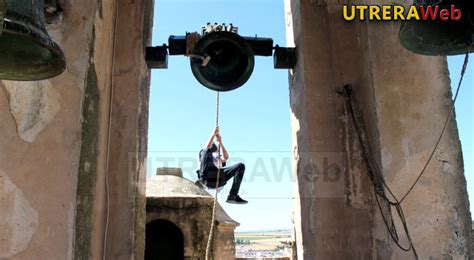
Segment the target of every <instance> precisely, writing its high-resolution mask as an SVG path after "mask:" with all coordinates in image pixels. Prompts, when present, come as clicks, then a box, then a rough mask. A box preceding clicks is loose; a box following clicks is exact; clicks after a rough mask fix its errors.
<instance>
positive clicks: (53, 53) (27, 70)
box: [0, 0, 66, 81]
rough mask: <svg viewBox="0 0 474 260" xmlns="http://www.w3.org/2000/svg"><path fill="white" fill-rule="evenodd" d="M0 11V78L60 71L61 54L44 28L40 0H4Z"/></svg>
mask: <svg viewBox="0 0 474 260" xmlns="http://www.w3.org/2000/svg"><path fill="white" fill-rule="evenodd" d="M0 2H1V1H0ZM1 8H2V7H0V9H1ZM2 11H3V12H2ZM5 11H6V12H5ZM0 13H3V14H4V17H3V18H4V21H3V27H0V30H1V31H0V79H5V80H18V81H23V80H25V81H26V80H42V79H47V78H51V77H54V76H56V75H59V74H61V73H62V72H63V71H64V69H65V66H66V62H65V60H64V54H63V52H62V50H61V48H60V47H59V46H58V45H57V44H56V43H54V42H53V40H52V39H51V38H50V37H49V35H48V33H47V32H46V29H45V20H44V2H43V0H35V1H31V0H6V10H0ZM1 16H2V14H0V20H1V18H2V17H1ZM0 23H1V21H0Z"/></svg>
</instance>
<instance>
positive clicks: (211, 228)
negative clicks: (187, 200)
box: [205, 91, 221, 260]
mask: <svg viewBox="0 0 474 260" xmlns="http://www.w3.org/2000/svg"><path fill="white" fill-rule="evenodd" d="M219 103H220V101H219V91H217V97H216V128H217V127H219ZM217 154H218V155H217V156H218V157H217V158H218V159H217V160H218V166H219V167H217V179H216V190H215V193H214V202H213V205H212V217H211V227H210V228H209V237H208V239H207V246H206V258H205V259H206V260H209V259H211V258H209V256H210V251H211V242H212V236H213V234H214V227H215V222H216V209H217V193H218V191H219V190H218V188H219V177H220V175H221V168H220V163H221V145H220V144H219V146H218V147H217Z"/></svg>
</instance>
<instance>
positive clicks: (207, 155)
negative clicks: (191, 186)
mask: <svg viewBox="0 0 474 260" xmlns="http://www.w3.org/2000/svg"><path fill="white" fill-rule="evenodd" d="M200 159H201V167H200V172H201V173H204V174H200V176H199V178H200V179H201V180H206V183H207V184H206V186H207V187H209V188H216V182H217V172H218V169H217V167H216V166H215V165H214V163H213V161H212V152H210V151H209V149H204V150H203V151H202V153H201V158H200ZM219 173H220V174H219V187H222V186H224V185H225V184H226V183H227V181H229V180H230V179H232V178H234V182H233V183H232V188H231V189H230V193H229V195H237V194H238V193H239V189H240V184H241V183H242V180H243V178H244V173H245V165H244V164H243V163H238V164H235V165H232V166H228V167H223V168H221V169H220V171H219Z"/></svg>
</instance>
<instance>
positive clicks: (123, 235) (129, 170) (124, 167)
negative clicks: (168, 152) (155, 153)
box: [106, 0, 154, 259]
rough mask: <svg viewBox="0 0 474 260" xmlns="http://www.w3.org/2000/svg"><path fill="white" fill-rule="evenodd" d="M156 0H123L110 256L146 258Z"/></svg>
mask: <svg viewBox="0 0 474 260" xmlns="http://www.w3.org/2000/svg"><path fill="white" fill-rule="evenodd" d="M153 6H154V2H153V0H136V1H128V0H118V7H117V10H118V13H117V30H116V31H115V59H114V66H113V69H114V70H113V93H112V94H113V95H112V100H111V102H112V113H111V125H110V127H111V135H110V142H109V144H108V145H109V146H108V149H109V152H110V156H109V160H108V169H109V172H108V180H109V192H110V194H109V195H110V208H109V209H110V212H109V227H108V234H107V241H108V243H107V248H106V252H107V257H108V258H110V259H143V257H144V252H145V251H144V250H145V217H146V216H145V204H146V197H145V179H146V167H145V163H146V162H145V160H146V151H147V140H148V139H147V137H148V99H149V87H150V70H149V69H148V67H147V65H146V63H145V48H146V46H148V45H150V43H151V25H152V19H153Z"/></svg>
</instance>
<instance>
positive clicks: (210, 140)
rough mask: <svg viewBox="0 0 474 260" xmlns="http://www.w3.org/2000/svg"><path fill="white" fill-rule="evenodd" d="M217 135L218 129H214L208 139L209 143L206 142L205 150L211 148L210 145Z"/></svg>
mask: <svg viewBox="0 0 474 260" xmlns="http://www.w3.org/2000/svg"><path fill="white" fill-rule="evenodd" d="M217 133H219V127H216V128H214V131H213V132H212V135H211V137H210V138H209V141H207V144H206V148H207V149H210V148H211V147H212V144H213V143H214V137H215V136H216V134H217Z"/></svg>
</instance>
